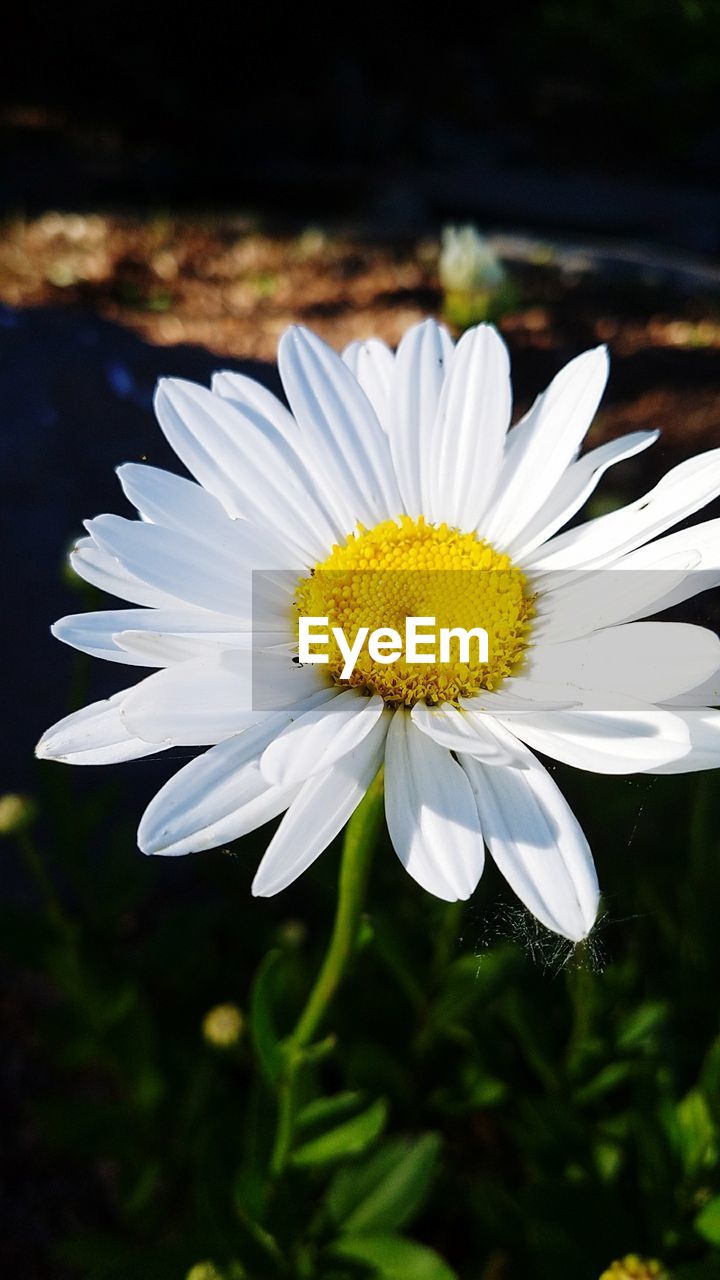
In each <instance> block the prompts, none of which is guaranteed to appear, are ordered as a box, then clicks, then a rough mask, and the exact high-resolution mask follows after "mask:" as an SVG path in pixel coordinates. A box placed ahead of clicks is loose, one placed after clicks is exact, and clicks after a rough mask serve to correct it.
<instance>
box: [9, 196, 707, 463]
mask: <svg viewBox="0 0 720 1280" xmlns="http://www.w3.org/2000/svg"><path fill="white" fill-rule="evenodd" d="M513 270H514V274H515V279H516V283H517V285H518V292H519V296H520V297H521V298H522V303H521V304H520V305H518V307H517V309H516V310H515V311H513V312H512V313H511V314H506V315H505V316H504V317H503V318H502V319H501V320H500V327H501V329H502V330H503V332H504V334H505V335H506V337H507V339H508V341H509V343H510V346H511V348H512V349H513V350H514V351H518V350H522V351H523V352H524V356H523V358H522V359H521V360H519V361H517V362H516V376H518V377H519V383H518V384H517V386H516V391H517V398H518V403H519V404H520V405H523V404H525V403H527V401H528V400H530V399H531V398H532V397H533V395H534V394H535V393H536V392H537V391H538V390H539V389H540V388H541V387H542V385H543V383H544V382H545V381H546V380H547V378H549V377H550V376H551V375H552V373H553V372H554V370H555V369H556V368H557V367H558V365H559V364H560V363H561V362H562V361H563V360H565V359H567V358H568V357H569V356H571V355H572V354H574V353H576V352H577V351H580V350H582V349H583V348H584V347H586V346H588V345H592V344H593V343H596V342H608V343H609V345H610V349H611V354H612V356H613V376H612V378H611V382H610V387H609V392H608V397H607V400H606V402H605V407H604V409H603V411H602V413H601V415H600V416H599V418H598V421H597V423H596V425H595V427H594V429H593V439H594V440H595V441H597V440H600V439H603V438H605V437H609V436H614V435H616V434H618V433H619V432H621V431H626V430H634V429H637V428H638V427H640V426H660V427H662V429H663V439H664V442H665V443H666V444H667V445H669V446H671V447H673V448H674V449H677V450H678V451H679V452H686V451H688V452H689V451H693V450H696V449H698V448H701V447H710V446H713V445H716V444H719V443H720V312H718V310H717V307H716V305H715V304H714V302H713V300H712V299H710V298H708V296H707V295H705V296H704V297H702V298H700V297H698V298H694V297H687V296H682V295H679V294H667V293H666V294H664V295H659V294H658V292H657V291H656V290H653V289H650V288H647V287H645V286H643V285H641V284H638V285H636V284H635V283H634V282H630V283H628V282H627V281H626V282H625V283H624V284H623V285H622V286H618V284H617V283H610V282H604V281H603V280H602V279H601V278H599V277H597V276H594V277H592V278H587V277H586V278H582V277H572V276H568V275H567V274H563V273H562V272H561V271H559V270H558V269H557V267H555V266H553V265H552V264H551V263H549V264H544V265H542V264H540V265H538V264H530V263H528V264H525V265H524V266H520V267H517V266H515V267H514V268H513ZM0 302H1V303H5V304H7V305H10V306H13V307H35V306H57V307H64V306H75V307H82V308H85V309H91V310H93V311H96V312H98V313H99V314H101V315H102V316H104V317H106V318H108V319H111V320H114V321H116V322H119V323H121V324H124V325H127V326H129V327H130V328H132V329H134V330H135V331H136V332H138V333H140V334H142V335H143V336H144V337H145V338H146V339H147V340H148V341H150V342H152V343H155V344H159V345H166V346H172V345H175V344H177V343H193V344H199V345H201V346H205V347H207V348H209V349H211V350H212V351H213V352H216V353H217V354H218V355H220V356H223V355H226V356H233V357H241V358H243V357H244V358H248V357H252V358H256V359H261V360H268V361H274V359H275V353H276V349H277V341H278V337H279V335H280V334H281V333H282V331H283V330H284V329H285V328H286V326H287V325H288V324H290V323H293V322H301V323H305V324H308V325H310V326H311V327H312V328H314V329H315V330H316V331H317V332H318V333H320V334H322V335H323V336H324V337H325V338H326V339H327V340H328V341H329V342H331V343H332V345H333V346H335V347H337V348H341V347H342V346H344V345H345V344H346V343H347V342H349V341H351V340H352V339H353V338H357V337H364V336H367V335H369V334H374V335H377V336H379V337H382V338H384V339H385V340H386V341H387V342H389V343H390V344H396V343H397V342H398V340H399V338H400V336H401V335H402V333H403V332H404V330H405V329H406V328H407V327H408V326H409V325H410V324H412V323H413V322H415V321H417V320H419V319H421V318H422V317H423V316H426V315H440V314H441V311H442V293H441V290H440V287H439V282H438V277H437V243H436V242H435V241H432V240H421V241H414V242H411V241H405V242H402V243H400V242H393V243H389V242H379V241H377V240H374V241H370V240H368V239H361V238H357V237H355V238H354V237H347V236H336V235H328V234H326V233H324V232H322V231H320V230H316V229H309V230H307V231H306V232H304V233H303V234H302V235H300V236H293V237H288V236H283V235H277V234H266V233H265V232H262V231H260V230H258V229H257V228H255V227H254V226H253V225H252V224H251V223H250V222H249V221H247V220H243V219H237V218H236V219H232V218H227V217H226V218H216V219H201V218H197V219H177V218H161V217H156V218H153V219H144V220H141V219H133V218H122V217H114V216H109V215H98V214H94V215H76V214H58V213H48V214H45V215H43V216H42V217H40V218H37V219H35V220H33V221H22V220H17V221H14V222H9V223H6V224H5V226H4V227H3V228H2V229H1V230H0Z"/></svg>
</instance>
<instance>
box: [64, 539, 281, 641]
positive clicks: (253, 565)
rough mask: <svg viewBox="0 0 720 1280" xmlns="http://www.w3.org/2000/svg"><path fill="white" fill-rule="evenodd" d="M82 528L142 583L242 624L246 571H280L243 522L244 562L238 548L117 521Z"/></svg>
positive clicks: (247, 598)
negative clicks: (238, 619) (209, 543)
mask: <svg viewBox="0 0 720 1280" xmlns="http://www.w3.org/2000/svg"><path fill="white" fill-rule="evenodd" d="M86 527H87V529H88V531H89V533H90V534H91V536H92V537H93V539H94V540H95V542H97V543H98V545H99V546H101V547H102V548H103V550H104V551H107V552H108V554H109V555H111V556H115V557H116V558H117V559H118V561H119V562H120V564H121V566H122V567H123V568H124V569H125V570H126V571H127V572H128V573H130V574H132V575H133V576H135V577H137V578H139V579H140V580H141V581H142V582H145V583H147V584H148V585H149V586H151V587H155V588H156V589H158V590H159V591H162V592H165V593H166V594H167V593H170V594H174V595H176V596H177V597H180V598H182V599H183V600H185V601H186V602H187V603H188V604H191V605H194V606H196V607H197V608H201V609H208V610H211V611H212V612H214V613H225V614H230V615H231V616H235V617H238V618H241V619H244V620H245V621H246V620H247V619H248V617H249V616H251V609H252V600H251V594H252V571H253V570H255V571H262V570H269V571H271V570H274V569H283V568H284V566H279V565H277V564H276V563H273V560H272V556H271V555H270V554H269V553H266V549H265V547H264V545H263V539H262V535H261V534H260V533H259V531H258V530H256V529H255V528H254V527H253V526H252V525H250V524H249V523H248V522H247V521H243V522H242V532H241V533H240V530H238V534H239V536H240V538H241V540H242V542H243V543H244V545H245V551H246V555H245V557H243V555H242V554H241V549H240V546H239V545H238V542H235V544H234V545H233V546H232V547H229V546H226V547H224V548H223V547H217V548H216V547H214V546H212V545H208V544H207V543H205V542H203V541H200V540H198V539H197V538H195V537H193V536H192V535H191V534H184V533H180V532H179V531H178V530H175V529H165V528H164V527H163V526H162V525H159V524H147V523H145V522H144V521H141V520H124V519H123V518H122V517H121V516H110V515H104V516H98V517H97V518H96V519H95V520H88V521H87V525H86ZM263 557H266V558H263ZM290 577H291V575H290Z"/></svg>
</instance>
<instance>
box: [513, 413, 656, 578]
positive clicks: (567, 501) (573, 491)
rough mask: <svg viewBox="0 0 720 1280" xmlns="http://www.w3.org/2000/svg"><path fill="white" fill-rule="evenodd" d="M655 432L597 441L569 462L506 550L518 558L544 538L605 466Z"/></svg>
mask: <svg viewBox="0 0 720 1280" xmlns="http://www.w3.org/2000/svg"><path fill="white" fill-rule="evenodd" d="M659 435H660V432H659V431H633V432H631V433H630V434H629V435H626V436H621V437H620V439H619V440H609V441H608V442H607V444H601V445H598V447H597V448H596V449H591V450H590V451H589V452H588V453H586V454H584V456H583V457H582V458H578V460H577V462H571V463H570V466H569V467H568V468H567V470H566V471H564V472H563V473H562V475H561V476H560V479H559V480H558V482H557V484H556V485H555V487H554V489H553V490H552V492H551V493H550V496H549V497H548V498H547V499H546V500H545V502H544V503H543V504H542V506H541V507H540V509H539V510H538V511H535V512H534V513H533V514H532V515H531V517H530V519H529V521H528V523H527V524H526V525H525V527H524V528H523V529H521V530H520V531H519V532H518V534H517V535H516V536H515V537H514V538H513V539H512V541H511V542H510V543H509V544H508V545H507V546H506V550H507V551H508V553H509V554H510V555H511V556H512V557H513V559H515V560H520V559H522V557H523V556H527V555H529V553H530V552H531V551H533V550H534V549H535V547H538V546H540V544H541V543H543V542H546V541H547V539H548V538H551V537H552V535H553V534H554V533H556V532H557V530H558V529H561V528H562V526H563V525H564V524H567V522H568V520H570V519H571V518H572V516H574V515H575V512H576V511H579V510H580V508H581V507H582V506H583V504H584V503H585V502H587V500H588V498H589V497H590V494H591V493H592V492H593V490H594V489H596V488H597V486H598V484H599V482H600V480H601V479H602V477H603V476H604V474H605V472H606V471H607V470H608V468H609V467H614V466H615V464H616V463H618V462H623V461H624V460H625V459H626V458H632V457H634V456H635V454H636V453H641V452H642V450H643V449H647V448H649V446H650V445H651V444H654V443H655V441H656V440H657V438H658V436H659Z"/></svg>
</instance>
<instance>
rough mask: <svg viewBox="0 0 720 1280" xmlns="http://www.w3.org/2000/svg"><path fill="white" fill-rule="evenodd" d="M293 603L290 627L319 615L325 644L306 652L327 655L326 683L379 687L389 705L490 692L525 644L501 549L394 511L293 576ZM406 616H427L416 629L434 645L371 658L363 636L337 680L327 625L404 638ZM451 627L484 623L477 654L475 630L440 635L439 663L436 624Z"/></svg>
mask: <svg viewBox="0 0 720 1280" xmlns="http://www.w3.org/2000/svg"><path fill="white" fill-rule="evenodd" d="M294 605H295V610H296V614H297V620H298V624H299V620H300V618H327V619H328V625H327V628H325V630H326V631H327V634H328V641H327V643H326V644H325V645H324V646H323V648H322V650H320V649H319V648H318V649H316V650H313V652H317V653H319V652H321V651H322V652H323V653H326V654H327V656H328V663H327V665H325V666H324V667H323V668H321V669H322V670H325V671H326V672H328V674H329V675H330V676H331V678H332V679H333V680H334V681H336V683H338V684H342V685H343V686H350V685H352V686H355V687H357V688H361V689H364V690H366V691H367V692H372V693H380V694H381V695H382V697H383V698H384V699H385V701H386V702H388V703H390V704H392V705H395V706H397V705H400V704H404V705H406V706H412V705H413V704H414V703H415V702H421V701H425V702H428V703H431V704H433V703H438V702H451V703H455V704H457V701H458V699H459V698H462V697H472V696H473V695H474V694H477V693H479V692H480V691H481V690H482V689H496V688H497V687H498V685H499V684H500V683H501V681H502V680H503V679H504V678H505V676H507V675H509V674H510V672H511V671H514V670H516V668H517V666H518V663H519V661H520V659H521V657H522V654H523V651H524V650H525V648H526V646H527V643H528V638H529V630H530V619H531V616H532V612H533V596H532V593H531V591H530V589H529V586H528V582H527V579H526V577H525V575H524V574H523V573H522V571H521V570H520V569H518V568H516V567H515V566H514V565H513V563H512V561H511V560H510V558H509V556H507V555H504V554H502V553H501V552H499V551H495V550H494V549H493V547H491V546H490V545H489V544H488V543H487V542H484V541H483V540H482V539H481V538H478V537H476V535H475V534H474V533H460V532H458V530H457V529H451V528H449V527H448V526H447V525H445V524H441V525H439V526H435V525H431V524H427V523H426V522H425V520H424V519H423V517H422V516H420V518H419V519H417V520H413V519H411V518H410V517H409V516H400V517H399V518H398V520H397V521H395V520H386V521H384V522H383V523H382V524H378V525H376V526H375V528H373V529H364V528H363V527H362V526H360V527H359V528H358V530H357V532H356V533H354V534H351V535H350V537H349V538H348V540H347V542H346V544H345V546H342V547H341V546H335V547H333V549H332V551H331V553H330V555H329V556H328V557H327V559H326V560H323V561H322V563H320V564H318V565H316V567H315V568H314V569H313V570H312V571H311V572H310V574H309V576H307V577H302V578H301V579H300V580H299V582H298V585H297V589H296V593H295V600H294ZM408 618H423V619H430V618H431V619H434V626H430V627H429V626H427V625H424V626H423V628H422V632H423V634H428V633H432V634H434V635H436V636H437V637H438V640H437V643H435V644H433V643H432V642H431V641H430V640H428V641H424V642H423V653H424V655H425V656H426V657H427V656H429V657H431V658H432V661H425V662H422V663H421V662H408V661H407V659H406V649H405V647H403V649H402V653H401V656H400V657H397V658H396V659H395V660H393V661H380V660H378V659H377V658H376V657H373V655H372V653H371V647H370V644H369V638H368V643H366V644H364V645H363V647H362V649H361V651H360V653H359V656H358V657H357V659H356V661H355V664H354V668H353V671H352V674H351V675H349V676H348V677H347V678H343V677H342V672H343V669H344V667H345V656H344V654H343V652H342V648H341V646H340V644H339V643H338V642H337V640H336V639H335V638H334V637H333V634H332V629H333V628H337V629H339V630H340V631H342V633H343V635H344V637H345V639H346V641H347V643H348V644H350V645H352V644H354V642H355V639H356V637H357V635H358V632H359V631H360V629H361V628H368V629H369V632H370V633H372V632H374V631H376V630H387V629H391V630H393V631H395V632H397V633H398V634H399V635H400V636H402V637H403V640H404V639H405V634H406V620H407V619H408ZM458 628H462V629H464V631H466V632H471V631H472V630H473V629H475V628H482V629H484V630H485V632H486V633H487V653H486V654H485V653H483V651H482V648H481V646H480V643H479V642H478V640H477V638H475V637H470V640H469V644H468V643H467V642H465V648H464V649H463V644H464V642H463V639H462V637H461V636H452V635H449V636H448V637H447V639H446V641H445V644H446V649H445V654H444V657H445V660H440V652H441V645H440V642H439V638H440V633H441V629H447V630H448V631H450V632H451V631H453V630H455V629H458ZM418 652H420V649H419V648H418ZM483 659H486V660H483Z"/></svg>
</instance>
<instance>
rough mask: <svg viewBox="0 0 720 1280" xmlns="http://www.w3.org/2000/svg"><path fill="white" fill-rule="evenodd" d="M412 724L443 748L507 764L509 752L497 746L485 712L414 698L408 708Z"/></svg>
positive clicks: (498, 744) (496, 740)
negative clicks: (482, 713) (413, 702)
mask: <svg viewBox="0 0 720 1280" xmlns="http://www.w3.org/2000/svg"><path fill="white" fill-rule="evenodd" d="M410 714H411V717H412V721H413V724H415V726H416V727H417V728H418V729H419V730H420V732H421V733H426V734H427V736H428V737H429V738H432V740H433V742H437V744H438V746H440V747H444V748H445V749H446V751H466V752H468V754H469V755H473V756H475V757H476V758H478V759H482V760H486V761H487V762H488V763H492V764H503V765H504V764H510V763H511V762H512V756H511V755H509V754H508V752H507V751H506V750H505V749H504V748H503V747H501V745H500V742H499V741H498V738H497V735H496V734H493V733H492V732H491V731H489V729H488V724H487V719H488V717H487V716H483V715H481V714H479V713H478V712H477V711H473V710H465V709H463V710H462V711H459V710H458V709H457V708H456V707H453V706H451V705H450V704H449V703H444V704H443V705H441V706H438V707H428V706H427V704H426V703H424V702H416V703H415V706H414V707H413V709H412V711H411V713H410Z"/></svg>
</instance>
